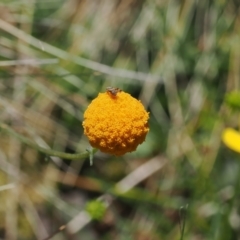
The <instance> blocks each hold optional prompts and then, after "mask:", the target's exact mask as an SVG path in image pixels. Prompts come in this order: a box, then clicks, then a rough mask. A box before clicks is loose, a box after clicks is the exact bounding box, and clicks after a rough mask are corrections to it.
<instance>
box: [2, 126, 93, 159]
mask: <svg viewBox="0 0 240 240" xmlns="http://www.w3.org/2000/svg"><path fill="white" fill-rule="evenodd" d="M0 129H1V130H3V131H5V132H7V133H8V134H10V135H11V136H13V137H15V138H17V139H18V140H19V141H21V142H22V143H24V144H26V145H28V146H29V147H31V148H34V149H36V150H37V151H39V152H41V153H45V154H47V155H49V156H55V157H60V158H63V159H69V160H77V159H84V158H87V157H89V156H90V155H91V154H93V153H95V152H97V149H93V150H92V151H91V152H90V151H88V150H86V151H85V152H83V153H75V154H71V153H64V152H58V151H55V150H52V149H47V148H43V147H40V146H38V145H37V144H36V143H34V142H32V141H31V140H30V139H28V138H26V137H24V136H22V135H20V134H18V133H17V132H15V131H14V130H13V129H12V128H10V127H9V126H7V125H6V124H4V123H0Z"/></svg>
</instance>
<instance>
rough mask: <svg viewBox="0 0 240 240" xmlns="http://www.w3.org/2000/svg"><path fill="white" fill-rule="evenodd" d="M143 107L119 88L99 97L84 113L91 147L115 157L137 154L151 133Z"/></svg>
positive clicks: (84, 126)
mask: <svg viewBox="0 0 240 240" xmlns="http://www.w3.org/2000/svg"><path fill="white" fill-rule="evenodd" d="M148 119H149V114H148V113H147V112H146V110H145V109H144V107H143V105H142V103H141V102H140V101H138V100H137V99H135V98H133V97H132V96H131V95H130V94H128V93H125V92H123V91H121V90H119V89H117V88H108V89H107V92H105V93H99V95H98V96H97V98H95V99H94V100H93V101H92V102H91V104H90V105H89V106H88V108H87V110H86V111H85V113H84V121H83V128H84V134H85V135H86V136H87V137H88V139H89V142H90V144H91V146H92V147H94V148H98V149H100V150H101V151H102V152H105V153H110V154H113V155H116V156H120V155H123V154H125V153H127V152H132V151H134V150H136V148H137V146H138V145H139V144H141V143H142V142H143V141H144V140H145V137H146V135H147V133H148V131H149V127H148Z"/></svg>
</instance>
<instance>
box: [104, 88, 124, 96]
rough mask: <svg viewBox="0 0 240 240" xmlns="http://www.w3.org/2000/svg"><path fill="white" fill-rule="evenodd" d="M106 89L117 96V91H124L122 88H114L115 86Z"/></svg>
mask: <svg viewBox="0 0 240 240" xmlns="http://www.w3.org/2000/svg"><path fill="white" fill-rule="evenodd" d="M106 90H107V93H110V94H111V95H112V96H114V97H116V96H117V93H119V92H121V91H122V90H121V89H120V88H114V87H107V88H106Z"/></svg>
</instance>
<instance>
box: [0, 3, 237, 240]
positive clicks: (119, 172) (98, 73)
mask: <svg viewBox="0 0 240 240" xmlns="http://www.w3.org/2000/svg"><path fill="white" fill-rule="evenodd" d="M0 13H1V18H0V36H1V37H0V79H1V81H0V113H1V114H0V123H1V124H7V125H8V126H9V127H10V128H12V129H14V130H15V131H17V132H18V133H19V134H22V135H23V136H25V137H28V138H29V139H30V140H31V141H33V142H36V143H37V144H38V145H39V146H41V147H44V148H51V149H54V150H56V151H60V152H66V153H76V152H84V151H85V150H86V148H88V147H89V143H88V141H87V138H86V137H85V136H84V135H83V128H82V124H81V123H82V120H83V113H84V111H85V109H86V108H87V106H88V104H89V103H90V102H91V100H92V99H94V98H95V97H96V96H97V95H98V93H99V92H104V91H105V89H106V87H107V86H116V87H119V88H121V89H122V90H124V91H126V92H129V93H130V94H131V95H132V96H134V97H135V98H137V99H140V100H141V102H142V103H143V104H144V106H145V107H146V109H147V110H148V111H149V112H150V121H149V125H150V132H149V134H148V136H147V139H146V141H145V142H144V143H143V144H142V145H141V146H139V147H138V149H137V151H135V152H133V153H129V154H126V155H124V156H122V157H114V156H110V155H106V154H103V153H101V152H97V153H96V154H95V155H94V159H93V166H90V164H89V160H88V159H87V158H86V160H85V161H70V160H63V159H61V158H57V157H50V158H49V157H46V155H44V154H42V153H40V152H38V151H36V150H34V149H33V148H30V147H28V146H27V145H25V144H24V143H23V142H22V141H21V139H20V140H19V139H17V138H15V137H14V136H13V135H9V134H7V133H6V132H5V131H1V138H0V200H1V204H0V238H1V239H13V240H15V239H40V240H43V239H50V238H51V239H57V240H59V239H60V240H61V239H89V240H91V239H92V240H95V239H101V240H108V239H109V240H110V239H116V240H127V239H134V240H135V239H137V240H143V239H144V240H145V239H146V240H147V239H149V240H155V239H156V240H158V239H162V240H168V239H169V240H175V239H176V240H180V239H184V240H188V239H189V240H192V239H204V240H205V239H207V240H228V239H229V240H234V239H238V238H239V237H240V233H239V227H240V221H239V219H240V215H239V208H240V203H239V193H240V191H239V179H240V171H239V170H240V169H239V166H240V165H239V164H240V162H239V161H240V156H239V155H238V154H236V153H233V152H231V150H229V149H227V148H226V147H225V146H223V144H222V142H221V133H222V130H223V129H224V128H225V127H234V128H238V127H239V114H238V111H239V110H238V108H237V107H236V109H235V111H233V110H232V109H231V108H230V107H229V106H228V105H227V104H229V101H230V102H231V101H234V104H235V106H238V105H239V103H238V102H237V100H238V99H237V97H235V98H234V99H230V98H229V96H230V97H231V96H232V95H231V93H230V92H237V91H239V87H240V77H239V76H240V75H239V59H240V48H239V42H240V35H239V33H240V24H239V17H240V16H239V3H238V1H234V0H231V1H224V0H222V1H217V0H215V1H189V0H186V1H176V0H173V1H170V0H167V1H149V0H145V1H134V0H130V1H126V0H124V1H98V2H96V3H93V2H91V1H73V0H70V1H62V0H54V1H50V0H44V1H30V2H29V1H23V0H22V1H13V0H12V1H1V3H0ZM229 93H230V94H229ZM226 94H227V95H226ZM226 96H227V97H226ZM226 103H227V104H226ZM99 199H100V200H101V201H102V202H103V203H104V206H105V207H106V213H105V215H104V217H103V218H102V219H101V220H99V221H98V220H93V219H91V217H90V216H89V215H88V214H87V213H86V211H85V209H86V206H87V204H88V203H89V202H90V203H91V202H95V201H96V200H99ZM186 206H188V207H187V209H185V210H186V212H185V211H184V214H183V208H186ZM183 223H184V224H185V226H184V231H183ZM59 228H60V229H59Z"/></svg>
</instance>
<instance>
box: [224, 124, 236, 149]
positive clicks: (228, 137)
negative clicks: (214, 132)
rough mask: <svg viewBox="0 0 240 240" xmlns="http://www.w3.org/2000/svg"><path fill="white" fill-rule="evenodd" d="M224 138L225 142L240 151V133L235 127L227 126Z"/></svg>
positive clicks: (229, 146)
mask: <svg viewBox="0 0 240 240" xmlns="http://www.w3.org/2000/svg"><path fill="white" fill-rule="evenodd" d="M222 140H223V142H224V144H225V145H226V146H227V147H228V148H230V149H232V150H234V151H236V152H239V153H240V133H239V132H238V131H236V130H234V129H233V128H226V129H225V130H224V131H223V133H222Z"/></svg>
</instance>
